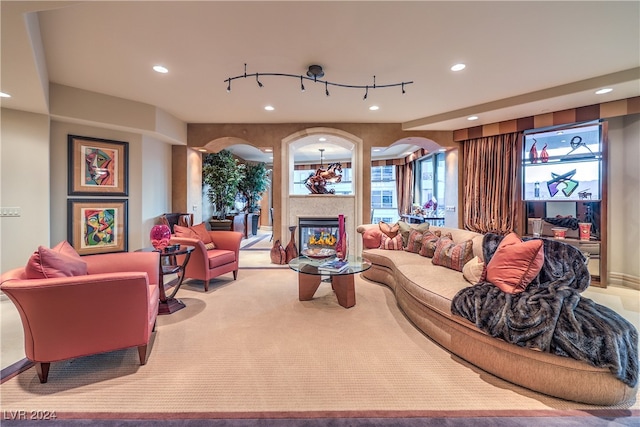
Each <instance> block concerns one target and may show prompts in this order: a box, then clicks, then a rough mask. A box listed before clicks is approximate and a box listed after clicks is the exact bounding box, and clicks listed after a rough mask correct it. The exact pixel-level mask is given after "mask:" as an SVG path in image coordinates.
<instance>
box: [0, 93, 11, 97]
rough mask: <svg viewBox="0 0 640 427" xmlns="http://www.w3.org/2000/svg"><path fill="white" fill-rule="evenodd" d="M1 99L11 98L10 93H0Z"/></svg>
mask: <svg viewBox="0 0 640 427" xmlns="http://www.w3.org/2000/svg"><path fill="white" fill-rule="evenodd" d="M0 98H11V95H9V94H8V93H4V92H0Z"/></svg>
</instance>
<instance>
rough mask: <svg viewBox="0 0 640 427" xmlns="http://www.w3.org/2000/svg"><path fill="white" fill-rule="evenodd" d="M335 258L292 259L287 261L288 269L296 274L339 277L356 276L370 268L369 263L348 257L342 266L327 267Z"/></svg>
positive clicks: (358, 258) (359, 258)
mask: <svg viewBox="0 0 640 427" xmlns="http://www.w3.org/2000/svg"><path fill="white" fill-rule="evenodd" d="M335 260H336V258H329V259H312V258H307V257H305V256H301V257H298V258H294V259H292V260H291V261H289V268H291V269H292V270H294V271H297V272H298V273H304V274H314V275H316V276H340V275H345V274H357V273H362V272H363V271H366V270H368V269H369V268H371V262H369V261H368V260H366V259H364V258H362V257H358V256H349V257H348V258H347V263H346V264H345V265H344V266H339V265H338V266H335V265H331V266H327V263H331V262H332V261H335Z"/></svg>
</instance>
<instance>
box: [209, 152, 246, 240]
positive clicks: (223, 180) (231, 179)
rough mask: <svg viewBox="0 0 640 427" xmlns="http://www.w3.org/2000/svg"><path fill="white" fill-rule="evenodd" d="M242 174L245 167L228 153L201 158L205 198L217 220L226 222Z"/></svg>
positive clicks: (211, 154) (212, 154)
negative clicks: (205, 186)
mask: <svg viewBox="0 0 640 427" xmlns="http://www.w3.org/2000/svg"><path fill="white" fill-rule="evenodd" d="M244 173H245V165H244V164H242V163H239V162H238V161H237V160H236V159H235V158H234V157H233V155H232V154H231V152H230V151H227V150H222V151H220V152H218V153H210V154H207V155H206V156H205V157H204V158H203V160H202V182H203V183H204V184H206V185H208V186H209V188H208V189H207V196H208V198H209V201H210V202H211V204H212V205H213V207H214V211H215V218H216V219H217V220H220V221H227V213H228V212H229V209H230V208H232V207H233V205H234V202H235V198H236V194H237V193H238V185H239V184H240V181H241V180H242V179H243V177H244ZM227 228H228V227H227Z"/></svg>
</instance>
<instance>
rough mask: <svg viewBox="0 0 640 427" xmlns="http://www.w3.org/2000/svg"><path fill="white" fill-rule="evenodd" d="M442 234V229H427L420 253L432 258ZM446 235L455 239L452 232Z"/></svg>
mask: <svg viewBox="0 0 640 427" xmlns="http://www.w3.org/2000/svg"><path fill="white" fill-rule="evenodd" d="M441 234H442V232H441V231H440V230H433V231H427V232H426V233H424V235H423V237H422V247H421V248H420V251H419V252H418V253H419V254H420V255H422V256H426V257H429V258H432V257H433V253H434V252H435V251H436V243H438V240H439V239H440V236H441ZM444 237H448V238H449V239H453V237H452V236H451V233H447V234H445V235H444Z"/></svg>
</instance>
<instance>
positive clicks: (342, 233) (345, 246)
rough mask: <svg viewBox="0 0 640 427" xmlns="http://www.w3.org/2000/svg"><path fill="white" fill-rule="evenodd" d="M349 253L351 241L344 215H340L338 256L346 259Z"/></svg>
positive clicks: (337, 244)
mask: <svg viewBox="0 0 640 427" xmlns="http://www.w3.org/2000/svg"><path fill="white" fill-rule="evenodd" d="M348 255H349V242H348V241H347V232H346V230H345V227H344V215H342V214H340V215H338V241H337V242H336V258H338V259H341V260H345V259H347V257H348Z"/></svg>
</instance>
